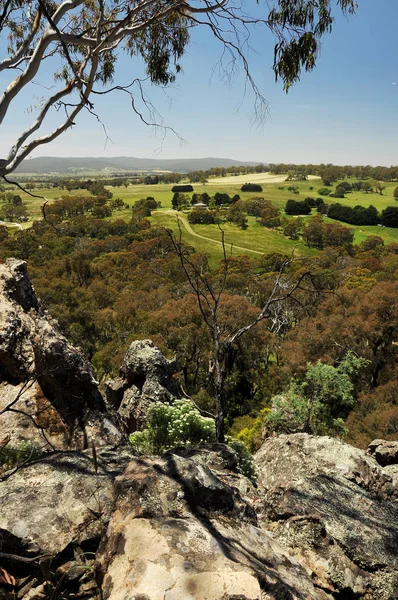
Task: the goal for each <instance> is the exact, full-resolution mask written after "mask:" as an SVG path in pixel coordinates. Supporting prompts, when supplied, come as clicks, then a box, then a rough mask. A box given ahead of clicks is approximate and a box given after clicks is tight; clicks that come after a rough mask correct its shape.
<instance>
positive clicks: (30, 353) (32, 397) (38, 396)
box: [0, 259, 121, 448]
mask: <svg viewBox="0 0 398 600" xmlns="http://www.w3.org/2000/svg"><path fill="white" fill-rule="evenodd" d="M11 403H12V404H11ZM7 407H8V409H7ZM6 409H7V410H6ZM9 409H12V412H10V410H9ZM2 411H5V412H2ZM0 413H2V414H0V431H5V432H6V433H8V431H9V430H10V429H11V423H12V432H11V433H12V438H13V440H12V441H13V443H18V442H22V441H26V440H28V441H29V440H30V441H32V442H36V441H37V438H38V434H39V437H40V441H41V444H48V447H54V446H56V447H58V448H68V447H70V448H72V447H74V448H84V447H87V446H88V444H89V441H90V439H91V440H93V439H95V443H96V445H101V444H109V443H115V442H117V441H120V439H121V434H120V433H119V431H118V429H117V427H116V426H115V425H114V421H113V419H112V416H111V414H110V413H109V411H108V410H107V408H106V405H105V402H104V400H103V398H102V396H101V394H100V393H99V391H98V382H97V381H96V380H95V377H94V373H93V370H92V367H91V365H90V363H89V362H88V361H87V360H86V359H85V358H84V356H83V355H82V353H81V352H80V351H79V350H78V349H77V348H75V347H74V346H72V344H70V343H69V342H68V340H67V339H66V338H65V337H64V336H63V335H62V334H61V333H60V332H59V331H58V328H57V324H56V322H54V321H53V320H52V319H51V317H50V316H49V315H48V313H47V312H46V311H45V310H44V308H43V306H41V304H40V302H39V300H38V299H37V297H36V294H35V291H34V289H33V286H32V284H31V282H30V279H29V276H28V273H27V270H26V264H25V263H24V262H23V261H21V260H17V259H8V260H7V261H6V262H5V263H4V264H0Z"/></svg>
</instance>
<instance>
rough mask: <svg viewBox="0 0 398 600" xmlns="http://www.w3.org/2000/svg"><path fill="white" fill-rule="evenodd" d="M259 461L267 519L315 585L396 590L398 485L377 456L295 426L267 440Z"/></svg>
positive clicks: (337, 592)
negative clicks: (299, 430)
mask: <svg viewBox="0 0 398 600" xmlns="http://www.w3.org/2000/svg"><path fill="white" fill-rule="evenodd" d="M256 464H257V466H258V470H259V495H260V500H259V502H258V504H257V509H258V511H259V512H260V514H261V522H262V523H263V525H264V526H265V527H267V528H269V529H271V530H272V532H273V534H274V536H275V537H276V539H277V540H278V541H279V542H280V543H281V544H282V545H283V546H284V547H285V548H286V549H289V550H290V552H291V553H292V555H294V556H296V557H297V558H298V559H299V560H300V561H301V562H302V563H303V564H304V565H306V567H307V569H308V571H309V572H310V573H311V574H312V578H313V580H314V582H315V583H316V585H317V586H319V587H320V588H322V589H323V590H324V591H326V592H328V593H331V594H333V595H334V597H340V596H341V597H342V598H343V597H344V598H345V597H352V598H366V599H375V600H376V599H378V600H387V599H389V600H390V599H391V600H392V599H393V598H397V597H398V559H397V557H398V489H397V488H396V487H395V485H394V482H393V480H392V477H391V476H390V475H389V474H388V473H387V472H386V471H385V469H383V468H381V467H380V465H379V464H378V463H377V462H376V460H374V458H372V457H371V456H367V455H366V454H365V453H364V452H363V451H362V450H359V449H356V448H353V447H351V446H349V445H348V444H344V443H342V442H341V441H339V440H336V439H332V438H329V437H315V436H309V435H307V434H294V435H283V436H279V437H277V438H272V439H269V440H267V441H266V442H265V443H264V444H263V446H262V447H261V449H260V450H259V451H258V453H257V455H256ZM344 594H346V595H344ZM350 594H351V595H350Z"/></svg>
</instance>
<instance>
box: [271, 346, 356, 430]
mask: <svg viewBox="0 0 398 600" xmlns="http://www.w3.org/2000/svg"><path fill="white" fill-rule="evenodd" d="M366 364H367V361H366V360H365V359H363V358H360V357H357V356H355V355H354V354H353V353H352V352H348V353H347V355H346V356H345V358H344V360H343V361H342V362H341V363H340V364H339V365H338V366H337V367H333V366H331V365H327V364H324V363H322V362H321V361H318V362H316V363H315V364H309V365H308V367H307V371H306V373H305V375H304V378H303V381H302V382H301V383H298V382H296V381H292V382H291V384H290V386H289V388H288V390H287V391H286V392H285V393H283V394H281V395H278V396H275V397H274V398H273V400H272V409H271V412H270V413H269V414H268V415H267V417H266V419H265V421H266V425H267V427H268V428H269V429H270V430H271V431H278V432H283V433H295V432H299V431H302V432H306V433H313V434H316V435H327V434H333V435H345V434H346V433H347V432H346V429H345V427H344V419H345V418H346V417H347V415H348V413H349V409H351V408H352V406H353V403H354V395H353V392H354V385H353V383H352V381H351V376H353V375H355V374H356V373H357V372H358V371H359V370H360V369H362V368H363V367H364V366H366Z"/></svg>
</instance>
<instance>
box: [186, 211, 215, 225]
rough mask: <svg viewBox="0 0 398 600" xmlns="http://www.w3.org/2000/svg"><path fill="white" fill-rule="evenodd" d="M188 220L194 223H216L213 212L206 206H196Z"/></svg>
mask: <svg viewBox="0 0 398 600" xmlns="http://www.w3.org/2000/svg"><path fill="white" fill-rule="evenodd" d="M188 221H189V222H190V223H192V224H193V225H195V224H201V225H212V224H213V223H215V220H214V216H213V213H211V212H210V211H209V210H207V209H205V208H194V209H193V210H191V212H190V213H189V215H188Z"/></svg>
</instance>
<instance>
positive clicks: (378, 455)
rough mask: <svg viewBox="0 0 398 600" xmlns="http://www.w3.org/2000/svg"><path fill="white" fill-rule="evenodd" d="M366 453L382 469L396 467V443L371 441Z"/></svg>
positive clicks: (397, 461) (397, 451)
mask: <svg viewBox="0 0 398 600" xmlns="http://www.w3.org/2000/svg"><path fill="white" fill-rule="evenodd" d="M368 452H369V454H370V455H371V456H373V457H374V458H375V459H376V460H377V462H378V463H379V465H381V466H382V467H385V466H387V465H398V442H392V441H388V440H373V442H371V443H370V444H369V446H368Z"/></svg>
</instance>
